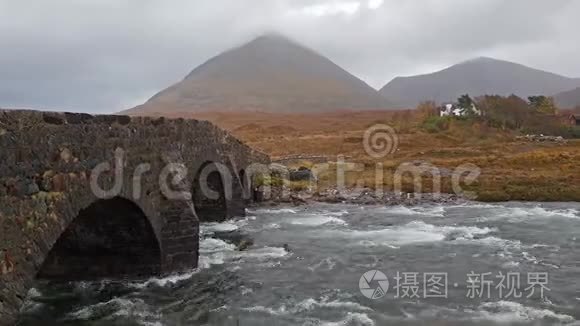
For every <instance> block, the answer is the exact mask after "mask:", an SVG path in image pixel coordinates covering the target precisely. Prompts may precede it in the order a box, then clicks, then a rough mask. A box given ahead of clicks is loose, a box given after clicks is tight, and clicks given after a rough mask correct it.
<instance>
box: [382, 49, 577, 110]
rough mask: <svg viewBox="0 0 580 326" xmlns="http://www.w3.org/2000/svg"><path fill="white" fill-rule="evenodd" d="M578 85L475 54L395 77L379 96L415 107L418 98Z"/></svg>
mask: <svg viewBox="0 0 580 326" xmlns="http://www.w3.org/2000/svg"><path fill="white" fill-rule="evenodd" d="M577 86H580V82H579V81H578V80H576V79H573V78H568V77H565V76H560V75H556V74H554V73H550V72H546V71H542V70H538V69H534V68H530V67H527V66H524V65H522V64H519V63H514V62H510V61H505V60H499V59H495V58H490V57H477V58H473V59H470V60H467V61H464V62H461V63H459V64H456V65H453V66H451V67H448V68H446V69H443V70H441V71H437V72H434V73H430V74H425V75H419V76H411V77H405V78H395V79H393V80H392V81H391V82H389V83H388V84H387V85H385V86H384V87H383V88H382V89H381V90H380V92H381V94H383V96H385V97H387V98H389V99H392V100H396V101H399V102H400V103H401V104H403V105H405V106H407V107H415V106H417V105H418V104H419V103H420V102H422V101H435V102H438V103H445V102H449V101H453V100H455V99H457V98H458V97H459V96H460V95H462V94H469V95H471V96H473V97H476V96H481V95H505V96H507V95H511V94H516V95H518V96H520V97H524V98H526V97H528V96H531V95H538V94H544V95H553V94H556V93H558V92H561V91H562V90H569V89H572V88H574V87H577Z"/></svg>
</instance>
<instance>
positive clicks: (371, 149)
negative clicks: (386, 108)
mask: <svg viewBox="0 0 580 326" xmlns="http://www.w3.org/2000/svg"><path fill="white" fill-rule="evenodd" d="M363 147H364V149H365V152H366V153H367V154H368V155H369V156H370V157H373V158H383V157H386V156H387V155H390V154H394V153H395V152H396V151H397V149H398V147H399V136H398V135H397V132H396V131H395V129H393V128H392V127H391V126H389V125H385V124H376V125H373V126H371V127H370V128H368V129H367V130H366V131H365V133H364V137H363Z"/></svg>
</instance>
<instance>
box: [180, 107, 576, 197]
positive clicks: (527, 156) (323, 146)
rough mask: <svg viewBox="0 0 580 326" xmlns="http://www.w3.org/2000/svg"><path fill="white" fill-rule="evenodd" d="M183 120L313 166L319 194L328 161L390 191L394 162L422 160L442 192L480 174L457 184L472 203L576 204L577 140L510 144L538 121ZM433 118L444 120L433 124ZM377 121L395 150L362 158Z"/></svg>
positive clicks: (418, 113) (375, 115) (378, 117)
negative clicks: (456, 177) (460, 173)
mask: <svg viewBox="0 0 580 326" xmlns="http://www.w3.org/2000/svg"><path fill="white" fill-rule="evenodd" d="M496 100H497V99H496ZM512 100H513V99H512ZM182 116H185V117H195V118H201V119H206V120H210V121H213V122H214V123H216V124H218V125H219V126H221V127H224V128H226V129H228V130H230V131H231V132H233V133H234V134H235V135H236V136H238V137H239V138H241V139H242V140H244V141H245V142H247V143H248V144H249V145H251V146H253V147H255V148H258V149H260V150H262V151H264V152H265V153H267V154H269V155H271V156H272V158H273V159H274V160H281V162H283V163H284V164H286V165H288V166H290V167H293V168H297V167H300V166H306V167H309V168H314V169H318V170H319V180H318V183H317V189H318V190H324V189H327V188H330V187H333V186H335V185H336V166H337V165H336V163H335V162H336V161H337V157H339V155H340V156H343V157H344V160H345V162H351V163H355V165H354V166H352V167H353V168H354V170H356V171H350V172H347V173H346V179H345V184H346V186H349V187H353V186H354V185H356V184H359V185H363V186H366V187H369V188H375V187H377V186H379V187H383V188H384V189H385V191H391V190H393V188H394V181H393V180H394V175H395V173H396V171H397V168H398V167H399V166H400V165H401V164H403V163H409V162H417V163H418V162H423V163H429V164H432V165H433V166H435V167H437V168H438V169H439V171H440V172H441V176H442V182H441V190H442V192H448V193H451V192H453V189H452V183H451V174H452V172H453V171H454V169H456V168H457V167H458V166H461V165H464V164H473V165H475V166H477V167H478V168H479V169H480V170H481V174H480V175H479V177H478V178H477V180H476V181H475V182H473V183H471V184H469V185H468V184H462V185H461V186H462V188H463V189H464V190H468V191H473V192H475V193H476V194H477V199H478V200H482V201H506V200H535V201H580V164H579V162H580V140H576V139H572V138H569V139H567V140H566V141H563V142H535V141H528V140H525V139H523V140H522V139H517V138H516V137H517V136H520V135H522V134H525V133H526V131H530V130H529V129H526V128H529V127H530V126H533V125H537V121H538V119H537V118H534V119H532V120H529V121H528V122H526V123H521V122H517V121H516V122H515V123H516V125H514V126H511V125H510V123H511V122H510V120H509V116H503V117H504V120H503V122H502V120H496V122H494V123H490V122H489V121H486V120H485V119H479V118H477V119H454V118H443V119H439V118H436V116H435V115H434V114H426V112H425V109H421V108H419V109H418V110H401V111H387V112H385V111H366V112H348V111H343V112H334V113H324V114H307V115H304V114H269V113H261V112H254V113H247V112H245V113H233V112H228V113H206V114H197V115H196V116H187V115H182ZM516 116H517V115H516ZM499 117H502V116H501V115H500V116H499ZM562 117H563V114H561V116H560V117H557V116H550V117H549V118H548V116H544V117H543V119H544V120H545V121H548V120H550V121H552V122H553V121H556V120H557V119H561V118H562ZM429 119H431V120H429ZM541 119H542V117H540V119H539V120H540V121H541ZM435 120H440V121H443V122H437V123H434V122H432V121H435ZM497 121H499V124H497ZM558 121H560V120H558ZM552 122H550V123H548V122H546V126H547V127H549V128H553V127H554V126H555V127H557V128H561V130H572V131H573V132H578V129H577V128H576V129H575V128H572V127H570V126H566V125H565V124H562V123H560V124H559V125H553V124H552ZM376 124H387V125H390V126H392V127H393V128H394V129H395V130H396V133H397V137H398V146H397V149H396V151H395V152H394V153H392V154H391V155H388V156H385V157H383V158H378V159H376V158H373V157H371V156H369V155H368V154H367V152H366V151H365V149H364V146H363V141H364V133H365V130H367V129H368V128H369V127H371V126H373V125H376ZM433 125H435V127H432V126H433ZM539 126H540V127H541V125H539ZM434 128H435V130H434ZM538 131H540V132H541V130H538ZM327 162H330V163H327ZM325 163H327V164H326V165H325ZM377 163H380V164H382V170H383V177H382V178H379V180H380V182H378V183H377V182H376V166H377ZM322 170H324V171H322ZM402 183H403V187H402V189H403V190H404V191H412V190H413V179H412V178H411V177H410V176H408V175H407V176H405V177H404V178H403V182H402ZM432 184H433V180H432V178H431V177H430V176H428V175H426V176H424V177H423V178H422V185H423V187H422V189H421V190H422V191H424V192H428V191H432V190H433V187H432ZM290 185H291V187H293V188H296V189H302V188H306V187H308V185H307V184H305V183H304V182H293V183H291V184H290Z"/></svg>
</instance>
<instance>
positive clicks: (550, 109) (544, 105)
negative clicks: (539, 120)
mask: <svg viewBox="0 0 580 326" xmlns="http://www.w3.org/2000/svg"><path fill="white" fill-rule="evenodd" d="M528 101H529V104H530V107H532V109H534V110H535V111H536V112H538V113H542V114H548V115H554V114H556V111H557V109H556V104H555V102H554V98H553V97H547V96H544V95H539V96H530V97H528Z"/></svg>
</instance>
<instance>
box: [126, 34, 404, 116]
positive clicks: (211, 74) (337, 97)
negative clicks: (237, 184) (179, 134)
mask: <svg viewBox="0 0 580 326" xmlns="http://www.w3.org/2000/svg"><path fill="white" fill-rule="evenodd" d="M392 107H393V106H392V104H391V103H390V102H389V101H388V100H386V99H385V98H383V97H382V96H381V95H380V94H379V93H378V92H377V91H376V90H375V89H373V88H371V87H370V86H369V85H367V84H366V83H365V82H363V81H362V80H360V79H358V78H357V77H355V76H353V75H351V74H350V73H348V72H347V71H346V70H344V69H342V68H341V67H339V66H338V65H336V64H335V63H333V62H332V61H331V60H329V59H328V58H325V57H324V56H322V55H320V54H319V53H317V52H315V51H314V50H312V49H309V48H307V47H305V46H303V45H301V44H299V43H297V42H295V41H293V40H291V39H289V38H288V37H286V36H284V35H281V34H278V33H267V34H264V35H261V36H259V37H257V38H255V39H253V40H251V41H250V42H248V43H246V44H244V45H242V46H239V47H236V48H233V49H230V50H228V51H225V52H223V53H221V54H220V55H218V56H216V57H213V58H211V59H209V60H208V61H206V62H205V63H204V64H202V65H200V66H198V67H197V68H195V69H194V70H193V71H192V72H191V73H190V74H189V75H188V76H187V77H186V78H185V79H184V80H182V81H181V82H179V83H177V84H175V85H173V86H171V87H169V88H167V89H165V90H163V91H161V92H159V93H158V94H156V95H155V96H153V97H152V98H151V99H150V100H149V101H147V102H146V103H145V104H144V105H142V106H140V107H137V108H135V110H132V111H133V112H137V113H140V114H142V113H143V112H160V111H167V110H170V112H171V111H180V112H187V111H189V112H202V111H211V110H216V111H220V110H221V111H232V110H261V111H267V112H281V113H290V112H325V111H334V110H373V109H389V108H392Z"/></svg>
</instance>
